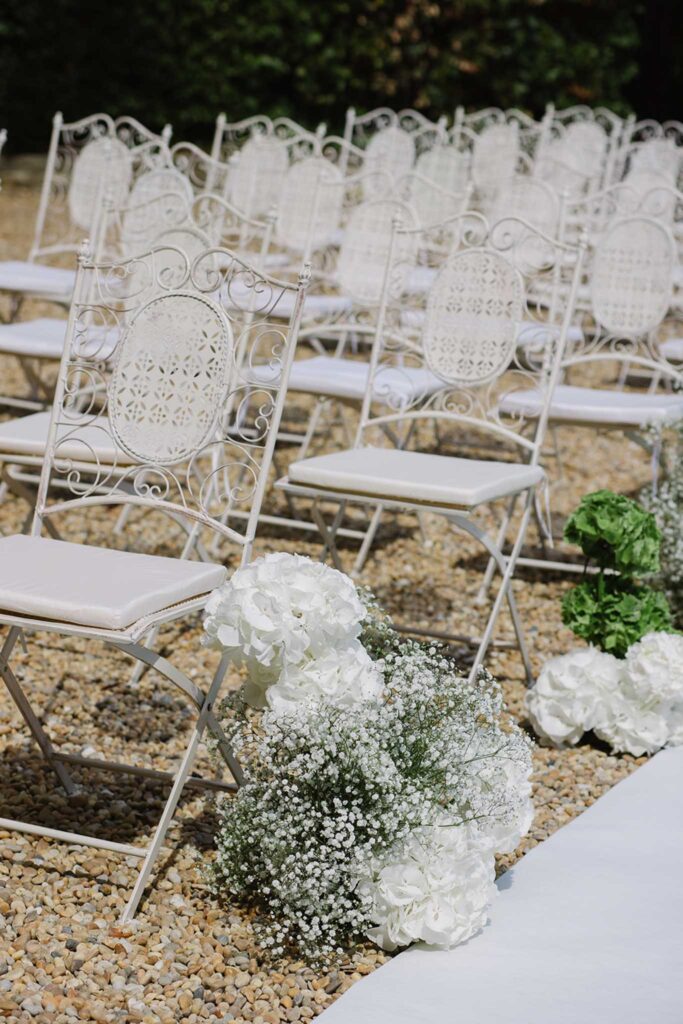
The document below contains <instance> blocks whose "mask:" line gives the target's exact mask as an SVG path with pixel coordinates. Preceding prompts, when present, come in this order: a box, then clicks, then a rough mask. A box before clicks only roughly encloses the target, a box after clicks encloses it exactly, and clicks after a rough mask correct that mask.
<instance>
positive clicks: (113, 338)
mask: <svg viewBox="0 0 683 1024" xmlns="http://www.w3.org/2000/svg"><path fill="white" fill-rule="evenodd" d="M117 340H118V332H114V331H113V330H111V329H109V330H107V329H106V328H102V327H91V328H89V329H88V331H87V333H85V332H81V333H79V335H78V338H77V344H78V348H79V352H80V353H81V354H82V355H84V356H86V357H87V358H89V359H98V360H99V359H102V360H104V359H108V358H109V357H110V356H111V354H112V352H113V351H114V348H115V346H116V342H117ZM65 341H66V320H57V319H56V318H52V317H40V318H39V319H37V320H20V321H19V322H18V323H13V324H0V352H6V353H9V354H11V355H16V356H26V358H28V359H61V358H62V352H63V350H64V342H65Z"/></svg>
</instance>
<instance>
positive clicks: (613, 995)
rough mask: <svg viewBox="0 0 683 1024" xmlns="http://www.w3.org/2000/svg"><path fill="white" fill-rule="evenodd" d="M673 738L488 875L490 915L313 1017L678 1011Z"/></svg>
mask: <svg viewBox="0 0 683 1024" xmlns="http://www.w3.org/2000/svg"><path fill="white" fill-rule="evenodd" d="M682 865H683V748H677V749H673V750H667V751H663V752H662V753H660V754H658V755H657V756H656V757H654V758H653V759H652V761H650V762H649V763H648V764H646V765H644V766H643V767H642V768H639V769H637V771H636V772H635V773H634V774H633V775H631V776H630V777H629V778H628V779H626V780H625V781H624V782H621V783H619V785H617V786H615V787H614V788H613V789H612V790H610V791H609V792H608V793H607V794H606V795H605V796H603V797H602V798H601V799H600V800H598V802H597V803H596V804H595V805H594V806H593V807H591V808H590V809H589V810H588V811H586V812H585V813H584V814H582V815H581V816H580V817H579V818H577V819H576V820H574V821H573V822H571V823H570V824H569V825H567V826H565V827H564V828H563V829H561V830H560V831H559V832H558V833H557V834H556V835H554V836H552V837H551V838H550V839H548V840H547V841H546V842H544V843H542V844H541V845H540V846H538V847H536V848H535V849H533V850H532V851H531V852H530V853H529V854H527V856H526V857H525V858H524V859H523V860H522V861H521V862H520V863H519V864H518V865H517V866H516V867H515V868H514V869H513V870H512V871H510V872H508V873H507V874H506V875H503V876H502V877H501V878H500V879H499V882H498V885H499V889H500V890H501V892H500V894H499V895H498V897H497V899H496V900H495V902H494V905H493V907H492V913H491V924H490V925H489V926H488V927H487V928H486V929H485V930H484V931H483V932H482V933H481V934H479V935H478V936H476V937H475V938H474V939H472V940H471V941H470V942H469V943H466V944H465V945H463V946H459V947H457V948H456V949H454V950H450V951H434V950H428V949H412V950H410V951H408V952H406V953H403V954H401V955H400V956H398V957H396V958H395V959H394V960H392V961H391V962H390V963H388V964H386V965H385V966H384V967H381V968H380V969H379V970H378V971H376V972H375V973H374V974H372V975H369V976H368V977H367V978H364V979H363V980H362V981H360V982H358V983H357V984H355V985H354V986H353V988H351V989H350V990H349V991H348V992H347V993H346V994H345V995H344V996H342V997H341V999H340V1000H338V1002H337V1003H335V1004H333V1005H332V1006H331V1007H330V1009H329V1010H327V1011H326V1012H325V1013H323V1014H322V1018H321V1019H323V1020H324V1021H325V1024H423V1022H424V1024H451V1022H452V1024H682V1022H683V878H682V872H681V867H682Z"/></svg>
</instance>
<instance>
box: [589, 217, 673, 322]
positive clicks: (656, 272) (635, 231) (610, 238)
mask: <svg viewBox="0 0 683 1024" xmlns="http://www.w3.org/2000/svg"><path fill="white" fill-rule="evenodd" d="M675 265H676V248H675V244H674V241H673V238H672V237H671V234H670V232H669V231H668V230H667V229H666V227H665V226H664V225H662V224H661V223H659V222H657V221H655V220H652V219H650V218H646V217H642V216H641V217H626V218H623V219H620V220H616V221H614V222H613V223H612V224H611V225H610V227H609V228H608V229H607V231H606V232H605V234H604V236H603V237H602V238H601V239H600V241H599V242H598V244H597V246H596V249H595V253H594V255H593V259H592V265H591V277H590V287H591V300H592V311H593V316H594V318H595V321H596V323H597V324H598V325H599V327H600V328H601V330H602V331H604V332H606V334H607V335H609V336H612V337H615V338H625V339H636V338H638V337H642V336H643V335H646V334H647V333H648V332H649V331H651V330H652V329H653V328H655V327H656V326H657V325H658V324H659V323H660V322H661V321H662V319H663V318H664V317H665V315H666V313H667V310H668V309H669V307H670V305H671V298H672V292H673V272H674V268H675Z"/></svg>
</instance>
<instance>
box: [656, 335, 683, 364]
mask: <svg viewBox="0 0 683 1024" xmlns="http://www.w3.org/2000/svg"><path fill="white" fill-rule="evenodd" d="M659 351H660V353H661V355H662V357H663V358H664V359H671V360H672V362H674V363H680V362H683V338H667V339H666V341H663V342H662V343H661V345H660V346H659Z"/></svg>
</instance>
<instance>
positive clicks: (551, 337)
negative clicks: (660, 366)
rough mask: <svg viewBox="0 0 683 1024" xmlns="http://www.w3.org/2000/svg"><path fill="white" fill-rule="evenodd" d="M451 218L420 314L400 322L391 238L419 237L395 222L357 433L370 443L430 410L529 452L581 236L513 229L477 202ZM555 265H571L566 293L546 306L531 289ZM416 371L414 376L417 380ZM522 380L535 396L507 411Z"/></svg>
mask: <svg viewBox="0 0 683 1024" xmlns="http://www.w3.org/2000/svg"><path fill="white" fill-rule="evenodd" d="M454 220H461V221H463V224H462V226H461V227H460V228H459V229H457V228H454V227H452V228H451V232H452V233H453V234H455V235H457V237H458V238H459V240H460V246H459V248H458V249H457V250H456V251H454V252H452V253H450V254H448V255H446V256H445V258H444V259H443V260H442V261H441V264H440V266H439V267H437V273H436V275H435V278H434V281H433V284H432V286H431V288H430V291H429V293H428V295H427V301H426V307H425V312H424V315H423V316H422V317H421V318H420V319H419V320H410V321H409V322H408V323H406V321H405V318H404V316H403V315H402V313H403V309H404V296H403V295H402V294H401V289H400V287H397V285H396V283H397V281H398V280H399V275H398V274H397V273H396V272H395V268H396V267H399V268H400V267H401V265H402V263H403V257H402V255H401V252H400V244H399V242H400V239H401V238H402V236H405V237H411V238H413V239H414V242H413V244H414V245H415V246H416V247H417V248H418V249H419V250H422V249H423V246H424V244H428V239H427V238H426V237H425V233H424V232H422V231H421V230H419V229H418V230H417V231H416V230H415V229H412V230H411V229H406V228H404V227H401V226H400V225H399V226H395V228H394V235H393V238H392V246H391V250H390V254H389V259H388V268H387V273H386V275H385V285H384V288H383V292H382V300H381V304H380V309H379V313H378V320H377V330H376V334H375V339H374V343H373V351H372V358H371V370H370V375H369V381H368V386H367V390H366V393H365V399H364V403H363V409H362V413H361V422H360V426H359V432H358V435H357V443H358V444H364V443H368V441H369V440H370V439H371V438H372V437H377V436H378V432H379V431H381V432H385V431H388V432H389V433H391V432H393V433H394V434H395V435H396V436H401V432H402V430H403V431H407V430H408V428H410V427H411V425H412V426H415V425H416V423H417V422H418V421H420V420H434V419H437V420H442V421H444V423H445V424H446V423H448V424H450V425H451V426H452V428H453V429H454V430H455V431H456V432H460V433H461V434H462V432H465V433H467V434H468V436H470V437H471V436H473V435H477V434H479V435H481V434H484V435H487V436H488V437H489V440H490V439H491V438H492V437H493V439H496V440H497V441H499V442H501V443H504V444H508V445H511V446H512V447H513V449H514V450H515V451H516V452H517V454H518V455H519V453H520V451H521V452H522V453H523V454H524V455H525V457H526V458H527V459H529V460H531V461H537V460H538V458H539V456H540V447H541V443H542V440H543V435H544V432H545V427H546V421H547V410H548V404H549V401H550V396H551V394H552V389H553V387H554V385H555V382H556V379H557V374H558V372H559V360H560V358H561V355H562V352H563V350H564V346H565V342H566V337H567V331H568V328H569V324H570V322H571V315H572V309H573V303H574V299H575V295H576V291H577V288H578V285H579V281H580V274H581V263H582V256H583V245H580V246H578V247H573V246H568V245H566V244H564V243H562V242H560V241H556V240H551V239H548V238H545V237H544V236H540V235H539V234H538V233H537V232H536V230H535V228H534V227H533V226H532V225H527V234H526V236H525V237H524V238H523V239H522V240H521V241H520V239H519V238H517V239H516V240H515V238H514V234H513V233H512V232H511V231H510V230H509V228H508V226H507V225H506V224H505V222H499V224H497V225H493V227H491V228H489V227H488V225H487V223H486V221H485V219H484V218H483V217H481V215H478V214H472V213H468V214H465V215H462V216H461V217H460V218H454ZM530 242H532V243H533V244H529V243H530ZM530 255H531V259H529V256H530ZM568 268H571V269H568ZM560 270H561V271H562V272H563V273H567V274H569V287H568V288H566V289H565V290H564V292H563V302H561V303H558V302H555V303H551V304H550V307H549V306H548V305H547V304H546V301H545V299H543V300H541V301H540V302H539V301H538V300H537V299H536V298H535V296H536V295H537V293H538V292H539V291H540V292H541V293H543V295H547V293H548V288H552V287H556V282H557V277H558V272H559V271H560ZM543 282H545V286H544V287H541V288H539V284H541V283H543ZM522 332H524V335H525V339H524V342H523V343H522V341H521V337H522ZM409 371H411V373H412V381H413V385H412V386H411V387H407V386H406V384H407V374H408V372H409ZM415 371H418V372H417V373H416V372H415ZM419 380H422V381H423V382H424V386H423V387H421V386H417V387H416V386H415V382H416V381H419ZM520 391H521V392H526V393H529V392H530V391H531V392H533V393H534V395H535V396H536V397H535V399H534V402H535V405H534V408H533V409H532V410H530V411H518V412H515V413H512V412H506V411H505V402H506V399H509V398H510V396H512V395H514V394H515V393H516V392H520ZM406 436H409V435H408V434H406Z"/></svg>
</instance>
